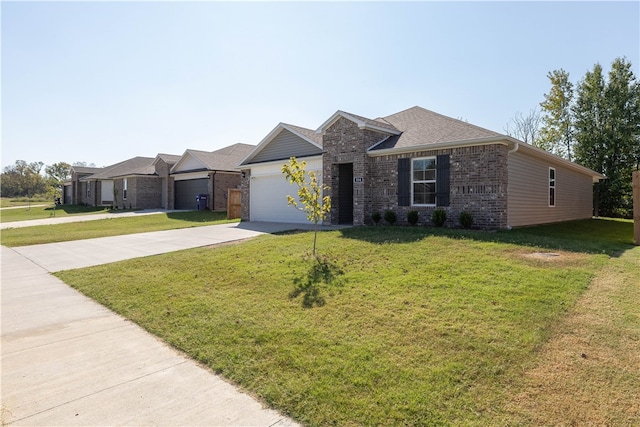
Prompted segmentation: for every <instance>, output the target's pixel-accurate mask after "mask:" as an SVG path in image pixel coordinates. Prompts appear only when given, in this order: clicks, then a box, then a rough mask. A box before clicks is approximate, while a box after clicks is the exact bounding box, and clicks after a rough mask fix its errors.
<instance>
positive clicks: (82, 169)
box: [71, 166, 104, 174]
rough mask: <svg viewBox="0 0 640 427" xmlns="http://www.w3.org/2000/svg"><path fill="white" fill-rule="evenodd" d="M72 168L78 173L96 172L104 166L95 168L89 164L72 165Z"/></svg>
mask: <svg viewBox="0 0 640 427" xmlns="http://www.w3.org/2000/svg"><path fill="white" fill-rule="evenodd" d="M71 169H72V170H73V171H74V172H75V173H78V174H94V173H97V172H100V171H101V170H102V169H104V168H93V167H87V166H71Z"/></svg>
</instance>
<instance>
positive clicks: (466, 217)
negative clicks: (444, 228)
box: [458, 211, 473, 228]
mask: <svg viewBox="0 0 640 427" xmlns="http://www.w3.org/2000/svg"><path fill="white" fill-rule="evenodd" d="M458 221H460V225H461V226H462V227H463V228H471V226H472V225H473V215H472V214H471V212H469V211H462V212H460V216H459V217H458Z"/></svg>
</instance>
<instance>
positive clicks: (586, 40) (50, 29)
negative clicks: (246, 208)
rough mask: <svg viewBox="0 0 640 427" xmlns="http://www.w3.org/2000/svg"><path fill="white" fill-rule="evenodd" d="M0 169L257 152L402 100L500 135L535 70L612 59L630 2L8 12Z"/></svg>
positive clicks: (527, 93) (638, 27)
mask: <svg viewBox="0 0 640 427" xmlns="http://www.w3.org/2000/svg"><path fill="white" fill-rule="evenodd" d="M0 7H1V13H2V152H1V154H2V166H3V167H4V166H6V165H11V164H14V162H15V161H16V160H17V159H21V160H26V161H28V162H32V161H43V162H44V163H45V164H52V163H55V162H59V161H66V162H68V163H73V162H76V161H85V162H87V163H95V164H96V165H98V166H106V165H109V164H113V163H116V162H118V161H122V160H125V159H128V158H131V157H134V156H148V157H154V156H155V155H156V154H157V153H159V152H161V153H170V154H182V153H183V152H184V151H185V150H186V149H188V148H192V149H199V150H207V151H211V150H215V149H218V148H221V147H224V146H227V145H230V144H234V143H237V142H243V143H249V144H257V143H259V142H260V141H261V140H262V138H264V137H265V136H266V135H267V134H268V133H269V132H270V131H271V130H272V129H273V128H274V127H275V126H276V125H277V124H278V123H279V122H286V123H292V124H296V125H299V126H304V127H308V128H312V129H315V128H317V127H318V126H319V125H320V124H322V122H324V121H325V120H326V119H327V118H328V117H329V116H331V114H333V113H334V112H335V111H336V110H344V111H348V112H352V113H355V114H359V115H362V116H366V117H370V118H376V117H380V116H386V115H389V114H392V113H395V112H398V111H401V110H404V109H406V108H409V107H412V106H414V105H420V106H422V107H425V108H427V109H430V110H433V111H436V112H439V113H442V114H445V115H448V116H452V117H457V118H463V119H465V120H467V121H469V122H470V123H473V124H476V125H479V126H483V127H485V128H488V129H491V130H494V131H497V132H504V128H505V125H506V124H507V122H509V120H510V119H511V118H512V117H513V116H514V115H515V114H516V112H522V113H527V112H528V111H529V110H530V109H531V108H534V107H536V106H537V105H538V104H539V103H540V102H541V101H542V100H543V97H544V93H545V92H547V91H548V90H549V82H548V79H547V77H546V74H547V73H548V72H549V71H551V70H554V69H559V68H564V69H565V70H567V71H568V72H569V73H570V76H571V80H572V81H574V82H577V81H578V80H580V79H581V78H582V77H583V76H584V73H585V72H586V71H588V70H591V69H592V68H593V65H594V64H595V63H596V62H599V63H600V64H602V66H603V67H604V69H605V71H607V72H608V70H609V68H610V64H611V62H612V61H613V60H614V59H615V58H616V57H618V56H626V57H627V59H628V60H630V61H631V62H632V64H633V71H634V73H635V74H636V76H638V77H640V72H639V70H640V69H639V66H640V58H639V55H640V2H638V1H631V2H620V3H615V2H566V3H559V2H527V3H522V2H471V3H469V2H464V3H463V2H453V3H451V2H446V3H445V2H407V3H397V2H375V3H371V2H353V3H342V2H332V3H306V2H279V3H270V2H261V3H226V2H188V3H187V2H185V3H180V2H7V1H2V3H1V6H0Z"/></svg>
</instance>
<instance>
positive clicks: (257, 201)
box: [240, 107, 604, 229]
mask: <svg viewBox="0 0 640 427" xmlns="http://www.w3.org/2000/svg"><path fill="white" fill-rule="evenodd" d="M291 156H295V157H297V158H299V159H301V160H305V161H306V162H307V169H308V170H315V171H317V172H318V173H319V175H320V177H321V179H322V181H323V182H324V184H326V185H328V186H329V187H330V188H331V189H330V190H329V193H330V196H331V205H332V209H331V213H330V220H329V221H328V222H330V223H332V224H354V225H363V224H370V223H371V214H372V213H373V212H380V213H383V212H384V211H386V210H393V211H395V212H396V214H397V216H398V221H399V222H404V223H406V218H407V213H408V212H409V211H410V210H416V211H418V212H419V218H420V222H421V223H429V222H430V218H431V214H432V212H433V210H434V209H436V208H442V209H445V210H446V211H447V223H448V225H455V224H456V223H457V218H458V215H459V214H460V213H461V212H462V211H469V212H471V213H472V214H473V217H474V224H475V225H476V226H478V227H482V228H487V229H502V228H509V227H520V226H526V225H534V224H542V223H550V222H559V221H567V220H573V219H582V218H590V217H591V216H592V214H593V183H594V182H598V180H600V179H603V178H604V176H603V175H601V174H599V173H597V172H594V171H592V170H590V169H587V168H585V167H583V166H580V165H578V164H576V163H572V162H569V161H567V160H565V159H562V158H560V157H557V156H555V155H553V154H550V153H548V152H546V151H542V150H540V149H537V148H535V147H533V146H531V145H529V144H526V143H524V142H521V141H518V140H516V139H514V138H511V137H509V136H506V135H502V134H499V133H496V132H493V131H490V130H487V129H483V128H481V127H478V126H475V125H472V124H469V123H466V122H463V121H460V120H456V119H453V118H450V117H446V116H443V115H441V114H438V113H434V112H432V111H429V110H426V109H424V108H421V107H413V108H410V109H408V110H405V111H401V112H399V113H396V114H392V115H390V116H387V117H382V118H378V119H375V120H372V119H368V118H365V117H361V116H357V115H355V114H350V113H346V112H343V111H337V112H336V113H335V114H333V115H332V116H331V117H330V118H329V119H328V120H326V121H325V122H324V123H323V124H322V125H321V126H320V127H319V128H318V129H317V130H316V131H312V130H310V129H304V128H300V127H297V126H292V125H288V124H283V123H281V124H279V125H278V126H276V128H275V129H274V130H273V131H272V132H271V133H269V135H267V136H266V137H265V138H264V139H263V140H262V141H261V142H260V144H259V145H258V146H257V147H256V148H255V150H253V151H252V152H251V153H250V154H249V155H248V156H247V157H246V158H245V159H244V160H243V161H242V163H241V165H240V168H241V169H242V171H243V176H244V177H245V178H244V179H243V183H242V188H243V212H242V219H243V220H245V221H247V220H250V221H292V222H300V223H303V222H306V221H307V220H306V216H305V215H304V214H303V213H302V212H300V211H297V210H296V209H294V208H292V207H289V206H287V199H286V196H287V195H288V194H290V195H295V194H296V188H295V187H292V186H290V185H289V184H288V183H287V182H286V180H285V179H284V176H283V175H282V173H281V171H280V169H281V167H282V165H283V163H285V162H287V161H288V159H289V158H290V157H291Z"/></svg>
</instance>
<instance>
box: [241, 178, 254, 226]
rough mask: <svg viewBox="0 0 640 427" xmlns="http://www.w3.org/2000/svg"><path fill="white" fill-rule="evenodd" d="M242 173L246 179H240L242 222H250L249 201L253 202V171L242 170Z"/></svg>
mask: <svg viewBox="0 0 640 427" xmlns="http://www.w3.org/2000/svg"><path fill="white" fill-rule="evenodd" d="M242 172H243V173H244V178H240V189H241V190H242V209H241V213H240V220H241V221H249V212H250V206H249V203H250V202H249V201H250V200H251V197H250V194H249V188H250V186H249V184H250V183H251V170H250V169H244V170H242Z"/></svg>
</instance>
